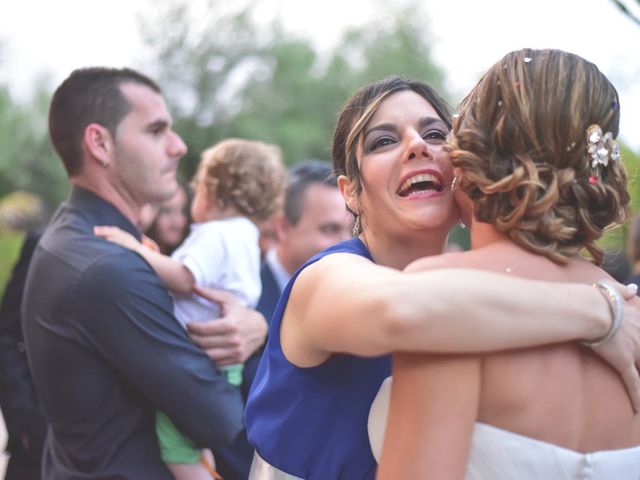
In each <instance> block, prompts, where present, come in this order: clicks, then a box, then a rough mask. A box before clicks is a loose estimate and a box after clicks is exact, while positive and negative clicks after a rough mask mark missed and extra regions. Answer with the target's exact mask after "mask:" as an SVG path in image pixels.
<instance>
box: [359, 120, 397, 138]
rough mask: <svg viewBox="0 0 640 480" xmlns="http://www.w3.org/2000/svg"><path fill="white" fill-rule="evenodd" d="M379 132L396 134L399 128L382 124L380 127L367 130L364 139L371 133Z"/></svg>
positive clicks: (391, 124)
mask: <svg viewBox="0 0 640 480" xmlns="http://www.w3.org/2000/svg"><path fill="white" fill-rule="evenodd" d="M378 130H382V131H384V132H395V131H396V130H397V127H396V125H395V124H393V123H380V124H378V125H374V126H373V127H371V128H370V129H368V130H366V131H365V132H364V137H365V138H366V137H367V136H368V135H369V134H370V133H372V132H375V131H378Z"/></svg>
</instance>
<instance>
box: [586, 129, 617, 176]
mask: <svg viewBox="0 0 640 480" xmlns="http://www.w3.org/2000/svg"><path fill="white" fill-rule="evenodd" d="M587 152H588V153H589V155H590V156H591V169H592V170H593V171H594V174H593V175H591V176H590V177H589V183H591V184H595V183H598V181H599V180H600V168H601V167H602V168H604V167H606V166H607V165H609V160H613V161H618V160H619V159H620V147H619V146H618V144H617V143H616V141H615V140H614V139H613V134H612V133H611V132H606V133H605V134H604V135H603V133H602V128H600V125H598V124H596V123H594V124H593V125H590V126H589V127H588V128H587Z"/></svg>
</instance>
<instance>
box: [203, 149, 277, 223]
mask: <svg viewBox="0 0 640 480" xmlns="http://www.w3.org/2000/svg"><path fill="white" fill-rule="evenodd" d="M193 183H194V184H196V183H201V184H202V186H203V187H204V188H205V190H206V192H207V198H208V200H209V201H210V202H211V203H215V204H217V205H218V206H219V207H220V208H222V209H225V208H227V207H229V206H231V207H233V208H235V209H236V210H238V212H239V213H241V214H242V215H246V216H247V217H248V218H250V219H251V220H253V221H254V222H261V221H264V220H266V219H267V218H269V217H270V216H271V215H272V214H273V213H275V212H276V211H277V210H279V209H280V208H281V207H282V202H283V196H284V188H285V184H286V170H285V168H284V165H283V163H282V154H281V151H280V148H278V147H277V146H275V145H270V144H268V143H263V142H258V141H252V140H243V139H237V138H231V139H227V140H223V141H221V142H219V143H217V144H215V145H214V146H212V147H210V148H208V149H207V150H205V151H204V152H203V153H202V157H201V160H200V164H199V165H198V171H197V172H196V175H195V177H194V180H193Z"/></svg>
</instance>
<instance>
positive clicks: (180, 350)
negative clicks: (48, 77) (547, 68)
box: [22, 68, 242, 480]
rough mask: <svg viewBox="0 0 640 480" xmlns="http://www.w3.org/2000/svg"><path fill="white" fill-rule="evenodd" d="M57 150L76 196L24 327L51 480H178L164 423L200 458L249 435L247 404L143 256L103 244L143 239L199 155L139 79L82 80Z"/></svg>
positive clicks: (61, 122) (59, 128)
mask: <svg viewBox="0 0 640 480" xmlns="http://www.w3.org/2000/svg"><path fill="white" fill-rule="evenodd" d="M49 131H50V134H51V139H52V142H53V144H54V147H55V148H56V151H57V152H58V154H59V156H60V157H61V158H62V161H63V163H64V166H65V168H66V170H67V173H68V176H69V178H70V181H71V184H72V191H71V194H70V196H69V198H68V200H67V202H65V203H64V204H63V205H62V206H61V207H60V208H59V209H58V211H57V213H56V214H55V215H54V217H53V219H52V220H51V223H50V224H49V226H48V227H47V229H46V231H45V233H44V235H43V236H42V238H41V239H40V242H39V244H38V246H37V248H36V251H35V253H34V255H33V259H32V262H31V266H30V269H29V274H28V277H27V285H26V288H25V295H24V299H23V309H22V313H23V315H22V321H23V331H24V335H25V340H26V345H27V352H28V356H29V363H30V365H31V371H32V375H33V379H34V384H35V386H36V391H37V393H38V397H39V398H40V401H41V402H42V405H43V409H44V412H45V416H46V418H47V421H48V423H49V425H50V430H49V432H48V435H47V439H46V441H45V447H44V455H43V468H42V471H43V478H44V479H55V480H65V479H76V478H86V479H89V478H95V479H98V478H99V479H116V478H118V479H147V478H148V479H160V480H161V479H167V480H169V479H172V478H173V477H172V475H171V473H170V472H169V470H168V469H167V467H166V466H165V464H164V463H163V462H162V460H161V458H160V450H159V447H158V443H157V439H156V433H155V428H154V425H155V411H156V409H159V410H161V411H163V412H164V413H166V414H167V415H168V416H169V418H171V420H172V421H173V423H174V424H175V425H176V426H177V427H178V429H180V431H181V432H183V433H184V434H185V435H186V436H187V437H189V438H190V439H191V440H193V441H194V443H195V444H196V445H197V446H200V447H208V448H216V447H220V446H224V445H226V444H228V443H230V442H231V441H233V440H234V438H235V437H236V436H237V434H238V433H239V432H240V430H241V428H242V400H241V397H240V393H239V392H238V391H237V389H235V388H234V387H232V386H231V385H229V384H228V383H227V381H226V379H225V378H224V376H222V375H221V374H220V373H219V372H218V370H217V369H216V368H215V367H214V365H213V363H212V362H211V361H210V360H209V358H208V357H207V356H206V354H205V353H204V352H203V351H202V350H201V349H200V348H198V347H196V346H195V345H194V344H193V343H192V342H191V341H190V339H189V337H188V336H187V334H186V332H185V331H184V329H183V328H182V327H181V326H180V324H179V323H178V322H177V321H176V320H175V318H174V316H173V302H172V300H171V297H170V296H169V293H168V292H167V290H166V288H165V287H164V285H163V284H162V282H161V281H160V279H159V278H158V276H157V275H156V274H155V272H154V271H153V270H152V269H151V267H150V266H149V265H148V264H147V263H146V262H145V261H144V260H143V259H142V257H140V256H139V255H137V254H136V253H134V252H132V251H129V250H127V249H123V248H122V247H119V246H118V245H116V244H113V243H111V242H108V241H106V240H103V239H100V238H98V237H96V236H94V235H93V229H94V227H95V226H98V225H114V226H117V227H120V228H121V229H123V230H125V231H127V232H129V233H131V234H132V235H134V236H136V237H138V238H139V237H140V232H139V231H138V228H137V224H138V222H139V216H140V210H141V207H142V206H143V205H145V204H147V203H160V202H162V201H164V200H166V199H168V198H170V197H171V196H172V195H173V194H174V192H175V191H176V189H177V188H178V185H177V182H176V168H177V165H178V161H179V159H180V157H182V156H183V155H184V154H185V153H186V146H185V144H184V143H183V141H182V139H181V138H180V137H179V136H178V135H177V134H176V133H175V132H174V131H173V130H172V119H171V116H170V114H169V112H168V111H167V107H166V104H165V101H164V99H163V97H162V95H161V93H160V89H159V88H158V86H157V85H156V84H155V83H154V82H153V81H152V80H150V79H149V78H147V77H145V76H143V75H141V74H139V73H137V72H135V71H133V70H129V69H107V68H89V69H82V70H76V71H74V72H73V73H72V74H71V75H70V76H69V77H68V78H67V79H66V80H65V81H64V82H63V83H62V84H61V85H60V86H59V87H58V89H57V90H56V92H55V94H54V96H53V99H52V102H51V107H50V111H49Z"/></svg>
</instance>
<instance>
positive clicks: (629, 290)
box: [621, 283, 638, 300]
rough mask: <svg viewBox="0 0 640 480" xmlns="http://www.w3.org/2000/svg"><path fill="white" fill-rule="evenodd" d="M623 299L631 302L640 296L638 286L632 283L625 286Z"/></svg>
mask: <svg viewBox="0 0 640 480" xmlns="http://www.w3.org/2000/svg"><path fill="white" fill-rule="evenodd" d="M621 293H622V297H623V298H624V299H625V300H631V299H633V298H635V297H636V296H637V295H638V285H636V284H635V283H630V284H629V285H625V286H624V287H623V288H622V290H621Z"/></svg>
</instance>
